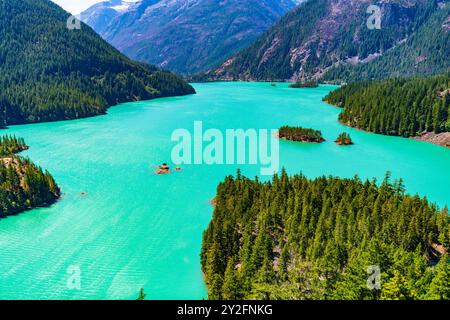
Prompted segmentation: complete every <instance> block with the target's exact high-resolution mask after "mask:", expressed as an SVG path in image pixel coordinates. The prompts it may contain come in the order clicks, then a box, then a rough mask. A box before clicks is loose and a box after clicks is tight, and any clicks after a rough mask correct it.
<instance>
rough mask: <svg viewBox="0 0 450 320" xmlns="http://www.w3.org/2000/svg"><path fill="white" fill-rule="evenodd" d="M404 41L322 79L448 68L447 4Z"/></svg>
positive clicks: (449, 10)
mask: <svg viewBox="0 0 450 320" xmlns="http://www.w3.org/2000/svg"><path fill="white" fill-rule="evenodd" d="M441 6H442V7H441V8H440V10H437V11H436V12H435V13H434V14H433V15H431V16H430V18H429V19H428V20H427V21H426V22H425V23H424V24H423V25H422V26H421V27H420V28H418V29H417V31H416V32H414V33H412V34H411V36H410V37H408V38H407V39H405V41H404V42H402V43H401V44H399V45H397V46H395V47H394V48H392V49H391V50H388V51H387V52H386V53H385V54H384V55H382V56H380V57H379V58H378V59H374V60H372V61H370V62H368V63H364V64H359V65H356V66H352V65H342V66H339V67H337V68H334V69H332V70H330V71H329V72H328V73H327V74H326V75H325V76H324V77H323V80H325V81H326V80H331V81H333V82H342V81H344V82H349V81H357V80H365V79H372V80H374V79H375V80H376V79H387V78H392V77H411V76H416V75H429V74H437V73H442V72H446V71H448V70H450V58H449V57H450V5H447V6H443V3H441Z"/></svg>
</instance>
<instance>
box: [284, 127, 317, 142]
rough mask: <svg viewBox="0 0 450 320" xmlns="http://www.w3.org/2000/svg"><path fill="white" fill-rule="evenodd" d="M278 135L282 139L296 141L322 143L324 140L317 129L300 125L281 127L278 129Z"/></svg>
mask: <svg viewBox="0 0 450 320" xmlns="http://www.w3.org/2000/svg"><path fill="white" fill-rule="evenodd" d="M278 137H279V138H280V139H282V140H289V141H296V142H309V143H322V142H324V141H325V139H324V138H323V137H322V132H320V131H319V130H314V129H309V128H302V127H289V126H284V127H281V128H280V129H279V130H278Z"/></svg>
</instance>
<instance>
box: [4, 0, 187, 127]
mask: <svg viewBox="0 0 450 320" xmlns="http://www.w3.org/2000/svg"><path fill="white" fill-rule="evenodd" d="M68 17H69V14H68V13H67V12H65V11H64V10H62V9H61V8H60V7H58V6H57V5H56V4H54V3H53V2H51V1H49V0H0V125H8V124H18V123H30V122H40V121H56V120H66V119H74V118H82V117H87V116H93V115H98V114H103V113H105V111H106V109H107V108H108V107H109V106H111V105H115V104H117V103H120V102H126V101H134V100H142V99H152V98H157V97H164V96H173V95H183V94H190V93H194V89H193V88H192V87H191V86H189V85H188V84H187V83H185V82H184V81H183V80H181V79H179V78H177V77H176V76H174V75H172V74H170V73H167V72H162V71H158V70H157V69H156V68H154V67H151V66H148V65H144V64H140V63H136V62H133V61H131V60H129V59H128V58H126V57H125V56H124V55H122V54H120V53H119V52H118V51H117V50H116V49H114V48H113V47H112V46H110V45H109V44H107V43H106V42H105V41H104V40H102V39H101V38H100V36H98V35H97V34H96V33H95V32H94V31H93V30H92V29H90V28H89V27H88V26H87V25H84V24H83V25H82V27H81V30H77V29H75V30H69V29H68V28H67V19H68Z"/></svg>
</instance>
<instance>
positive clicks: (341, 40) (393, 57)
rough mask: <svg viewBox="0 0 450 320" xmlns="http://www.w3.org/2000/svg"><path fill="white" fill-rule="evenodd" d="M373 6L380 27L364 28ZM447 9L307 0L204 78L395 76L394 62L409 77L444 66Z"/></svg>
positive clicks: (390, 0)
mask: <svg viewBox="0 0 450 320" xmlns="http://www.w3.org/2000/svg"><path fill="white" fill-rule="evenodd" d="M373 4H376V5H377V6H378V7H379V8H380V10H381V11H380V12H381V29H377V28H369V27H368V21H371V19H370V18H371V15H370V14H368V13H367V12H368V9H370V6H371V5H373ZM448 10H449V7H448V1H447V5H446V4H445V2H444V1H439V0H431V1H430V0H383V1H373V0H309V1H307V2H305V3H303V4H302V5H300V6H299V7H298V8H296V9H295V10H293V11H291V12H289V13H288V14H287V15H286V16H285V17H283V18H282V19H280V20H279V21H278V23H276V24H275V25H274V26H273V27H272V28H270V29H269V30H268V31H267V32H265V33H264V34H263V35H262V36H261V37H259V38H258V39H257V40H256V42H255V43H254V44H253V45H251V46H250V47H248V48H246V49H244V50H243V51H241V52H240V53H238V54H237V55H235V56H233V57H231V58H230V59H228V60H227V61H226V62H225V63H224V64H223V65H222V66H220V67H219V68H217V69H215V70H213V71H211V72H209V73H208V74H207V75H206V77H205V79H225V80H232V79H240V80H305V79H308V80H309V79H311V78H313V79H321V78H322V77H324V75H325V74H326V73H327V72H329V74H328V75H327V76H325V78H326V80H330V81H332V80H336V79H338V80H341V81H346V80H348V78H351V80H359V79H362V78H371V77H375V76H377V77H387V76H390V75H392V74H395V71H396V67H397V66H398V65H399V63H400V65H402V69H403V70H405V71H408V72H407V73H408V74H410V75H414V74H422V73H424V74H426V73H435V72H440V71H444V70H446V69H448V68H449V66H450V59H448V56H449V54H450V49H449V46H450V42H449V41H448V33H449V29H448V25H449V21H450V20H449V12H448ZM426 39H432V40H433V41H436V43H432V42H431V41H428V42H427V41H426ZM424 48H427V49H424ZM422 50H424V52H422ZM378 61H380V62H378ZM378 64H379V65H378ZM421 65H423V66H421ZM355 66H356V67H358V68H359V69H356V70H357V72H351V70H352V68H355ZM334 68H340V69H339V70H334ZM379 68H382V69H383V71H380V72H379V73H378V69H379ZM332 69H333V71H330V70H332ZM349 70H350V71H349ZM366 70H367V71H366ZM350 74H351V77H350Z"/></svg>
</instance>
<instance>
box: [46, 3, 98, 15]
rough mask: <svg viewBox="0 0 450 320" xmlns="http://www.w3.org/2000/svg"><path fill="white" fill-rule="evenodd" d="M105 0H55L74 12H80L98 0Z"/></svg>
mask: <svg viewBox="0 0 450 320" xmlns="http://www.w3.org/2000/svg"><path fill="white" fill-rule="evenodd" d="M102 1H104V0H53V2H55V3H57V4H58V5H60V6H61V7H63V8H64V9H65V10H66V11H69V12H70V13H72V14H79V13H81V12H83V11H84V10H86V9H87V8H89V7H90V6H92V5H93V4H95V3H97V2H102Z"/></svg>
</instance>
